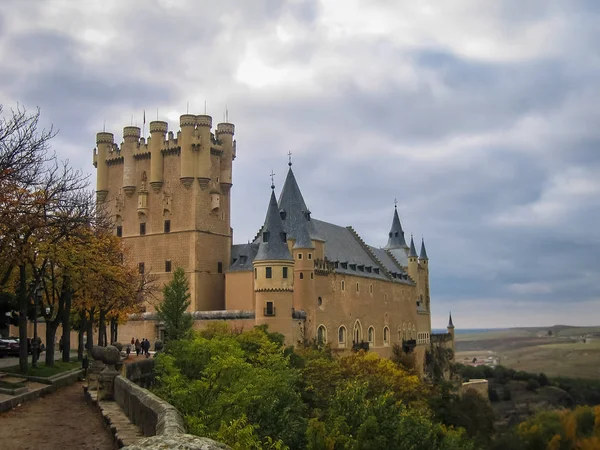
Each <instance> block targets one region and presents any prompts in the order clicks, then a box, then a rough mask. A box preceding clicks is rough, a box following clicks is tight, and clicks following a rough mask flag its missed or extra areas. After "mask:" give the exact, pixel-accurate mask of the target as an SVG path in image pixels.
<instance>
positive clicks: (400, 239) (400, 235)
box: [383, 205, 408, 267]
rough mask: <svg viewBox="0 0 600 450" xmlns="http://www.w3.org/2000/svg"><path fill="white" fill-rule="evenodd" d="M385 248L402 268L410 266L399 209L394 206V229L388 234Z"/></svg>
mask: <svg viewBox="0 0 600 450" xmlns="http://www.w3.org/2000/svg"><path fill="white" fill-rule="evenodd" d="M383 248H384V250H387V251H388V252H389V253H391V254H392V255H394V258H396V260H397V261H398V262H399V263H400V265H401V266H402V267H406V266H407V265H408V259H407V255H408V245H406V240H405V239H404V230H403V229H402V224H401V223H400V217H399V216H398V207H397V206H396V205H394V217H393V218H392V227H391V229H390V232H389V234H388V242H387V244H386V246H385V247H383Z"/></svg>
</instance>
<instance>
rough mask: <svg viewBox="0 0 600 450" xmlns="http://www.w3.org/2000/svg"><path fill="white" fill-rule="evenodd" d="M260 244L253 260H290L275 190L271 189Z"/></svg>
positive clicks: (290, 256)
mask: <svg viewBox="0 0 600 450" xmlns="http://www.w3.org/2000/svg"><path fill="white" fill-rule="evenodd" d="M259 241H260V244H259V246H258V252H257V253H256V257H255V258H254V261H267V260H268V261H272V260H274V261H278V260H282V261H291V260H292V255H291V254H290V250H289V249H288V246H287V239H286V235H285V232H284V231H283V224H282V222H281V218H280V217H279V208H278V206H277V199H276V198H275V192H274V191H273V190H272V191H271V199H270V200H269V209H268V210H267V217H266V218H265V224H264V226H263V228H262V233H261V234H260V236H259Z"/></svg>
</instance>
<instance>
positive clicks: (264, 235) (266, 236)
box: [262, 231, 269, 242]
mask: <svg viewBox="0 0 600 450" xmlns="http://www.w3.org/2000/svg"><path fill="white" fill-rule="evenodd" d="M262 240H263V242H269V232H268V231H264V232H263V239H262Z"/></svg>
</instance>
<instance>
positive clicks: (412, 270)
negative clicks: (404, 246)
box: [408, 235, 419, 283]
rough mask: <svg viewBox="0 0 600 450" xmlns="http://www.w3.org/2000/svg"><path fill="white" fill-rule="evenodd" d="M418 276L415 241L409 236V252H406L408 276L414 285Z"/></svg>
mask: <svg viewBox="0 0 600 450" xmlns="http://www.w3.org/2000/svg"><path fill="white" fill-rule="evenodd" d="M418 274H419V261H418V256H417V250H416V249H415V241H414V240H413V237H412V235H411V236H410V250H409V252H408V276H409V277H411V278H412V280H413V281H414V282H415V283H418Z"/></svg>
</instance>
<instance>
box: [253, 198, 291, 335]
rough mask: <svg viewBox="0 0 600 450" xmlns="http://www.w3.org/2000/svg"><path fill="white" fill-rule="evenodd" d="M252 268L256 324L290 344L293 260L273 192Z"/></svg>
mask: <svg viewBox="0 0 600 450" xmlns="http://www.w3.org/2000/svg"><path fill="white" fill-rule="evenodd" d="M271 188H272V189H274V186H271ZM253 267H254V293H255V308H256V324H257V325H260V324H266V325H268V326H269V329H270V331H274V332H278V333H282V334H283V335H284V336H285V338H286V342H288V343H291V342H292V333H293V330H292V307H293V295H294V279H293V270H294V261H293V259H292V255H291V254H290V251H289V248H288V244H287V235H286V233H285V232H284V231H283V225H282V223H281V218H280V216H279V208H278V207H277V200H276V199H275V193H274V192H273V191H271V198H270V201H269V208H268V210H267V216H266V218H265V224H264V226H263V228H262V233H261V236H260V244H259V247H258V252H257V253H256V257H255V258H254V261H253Z"/></svg>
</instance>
